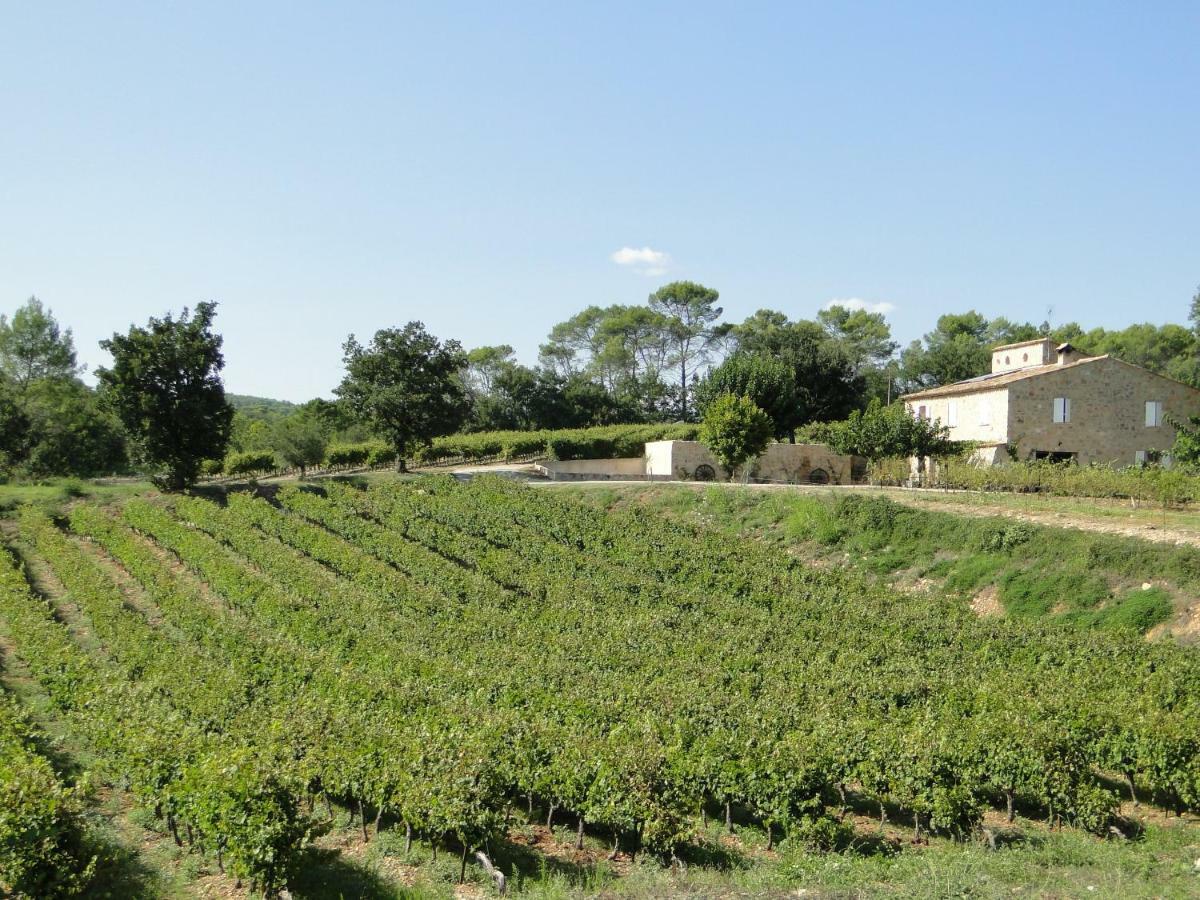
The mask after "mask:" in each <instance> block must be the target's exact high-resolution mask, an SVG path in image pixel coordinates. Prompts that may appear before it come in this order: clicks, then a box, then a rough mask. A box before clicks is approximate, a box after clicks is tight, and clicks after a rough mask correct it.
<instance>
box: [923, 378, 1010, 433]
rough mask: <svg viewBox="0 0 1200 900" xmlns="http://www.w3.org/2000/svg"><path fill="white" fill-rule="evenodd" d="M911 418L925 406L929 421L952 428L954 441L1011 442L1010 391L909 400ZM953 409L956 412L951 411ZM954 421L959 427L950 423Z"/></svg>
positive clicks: (999, 389) (1001, 390)
mask: <svg viewBox="0 0 1200 900" xmlns="http://www.w3.org/2000/svg"><path fill="white" fill-rule="evenodd" d="M905 405H906V406H907V407H908V411H909V414H910V415H913V416H916V415H918V414H919V413H920V408H921V407H922V406H924V407H925V413H926V416H927V418H929V419H936V420H938V421H939V422H941V423H942V424H943V425H945V426H947V427H948V428H949V429H950V438H951V440H955V441H980V442H981V443H985V444H999V443H1004V442H1006V441H1007V440H1008V390H1007V389H1006V388H998V389H997V390H994V391H980V392H979V393H975V394H959V395H958V396H950V397H930V398H928V399H925V400H907V401H905ZM951 406H953V407H954V409H953V410H952V409H951ZM985 421H986V423H987V424H984V423H985ZM952 422H955V423H957V424H951V423H952Z"/></svg>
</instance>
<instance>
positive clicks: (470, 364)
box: [465, 344, 516, 395]
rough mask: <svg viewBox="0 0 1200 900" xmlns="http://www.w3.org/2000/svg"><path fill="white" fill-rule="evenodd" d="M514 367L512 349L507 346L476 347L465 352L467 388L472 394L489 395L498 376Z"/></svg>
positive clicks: (514, 360)
mask: <svg viewBox="0 0 1200 900" xmlns="http://www.w3.org/2000/svg"><path fill="white" fill-rule="evenodd" d="M514 365H516V359H515V357H514V354H513V348H512V347H511V346H509V345H508V344H498V345H496V346H493V347H476V348H475V349H474V350H470V351H468V352H467V370H466V379H465V380H466V382H467V386H468V387H469V388H470V389H471V392H472V393H473V394H478V395H487V394H490V393H491V392H492V390H493V388H494V387H495V383H496V379H497V378H498V377H499V376H500V374H501V373H503V372H505V371H506V370H507V369H508V368H509V367H510V366H514Z"/></svg>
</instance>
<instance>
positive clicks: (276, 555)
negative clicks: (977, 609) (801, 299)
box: [0, 478, 1200, 896]
mask: <svg viewBox="0 0 1200 900" xmlns="http://www.w3.org/2000/svg"><path fill="white" fill-rule="evenodd" d="M272 500H273V502H268V500H266V499H263V498H256V497H253V496H251V495H249V494H230V495H229V496H228V498H227V502H226V503H224V504H218V503H215V502H212V501H210V500H206V499H199V498H195V497H173V498H161V497H154V498H141V497H139V498H134V499H131V500H128V501H126V502H124V503H123V504H121V505H119V506H115V507H103V506H98V505H93V504H80V505H76V506H75V507H74V508H73V509H71V511H70V512H69V514H68V515H66V516H65V517H64V518H62V519H51V518H50V517H48V516H47V514H46V513H45V512H42V511H38V510H35V509H26V510H24V511H23V513H22V514H21V516H20V518H19V521H18V522H17V523H16V526H15V527H14V529H13V530H12V532H11V535H10V536H11V541H10V543H11V552H7V551H3V550H0V651H2V653H3V663H4V671H5V672H9V671H11V670H12V669H13V668H14V667H19V668H20V670H21V671H22V672H23V673H27V675H28V677H29V678H30V679H31V680H32V681H33V682H34V683H35V684H36V686H37V688H38V690H39V691H40V692H42V693H43V694H44V696H45V697H46V698H47V705H48V708H49V709H50V711H51V715H52V716H53V718H54V719H55V720H56V721H57V722H59V723H60V724H61V726H62V727H63V728H64V729H65V730H67V731H68V732H69V733H70V734H71V735H72V736H74V738H76V739H77V740H78V741H80V742H81V743H83V744H85V745H86V746H87V747H88V748H89V749H90V751H91V752H92V753H93V754H94V758H95V760H96V764H95V772H94V775H95V777H98V778H100V779H103V780H104V781H105V782H106V783H108V784H111V785H116V786H119V787H121V788H122V789H124V790H126V791H127V792H128V794H129V795H130V796H131V797H132V798H133V799H134V800H135V801H136V803H137V804H139V806H140V807H141V808H143V809H144V810H146V811H147V814H148V815H150V816H153V817H154V818H155V819H156V820H157V821H158V822H160V823H161V826H162V828H163V829H164V831H165V832H166V833H168V834H170V835H171V839H172V840H173V841H175V842H176V843H178V844H179V845H181V846H186V847H188V848H189V849H190V850H191V851H193V852H195V853H197V854H200V855H203V856H205V857H206V858H209V859H211V860H212V861H213V863H214V865H215V866H216V867H217V868H218V869H219V870H220V871H221V872H227V873H229V875H230V877H232V878H238V879H243V880H244V881H245V883H246V886H248V887H249V889H250V890H251V891H252V892H255V893H258V894H262V895H266V896H274V895H277V894H278V893H279V892H280V891H281V890H283V889H284V888H285V887H286V886H288V885H289V884H290V883H291V879H292V878H293V876H294V873H295V871H296V867H297V865H298V864H299V861H300V859H301V858H302V855H303V854H304V853H305V851H306V848H309V847H310V846H311V845H312V844H313V842H314V841H315V840H317V839H319V837H320V836H321V835H322V834H323V833H324V832H326V831H327V830H328V829H329V828H330V823H331V821H332V820H333V818H334V816H335V813H336V812H338V811H348V812H349V813H350V815H351V816H352V818H354V820H355V821H356V822H357V824H358V827H359V828H360V829H361V832H362V835H361V838H362V840H363V841H368V840H372V839H374V838H376V837H377V836H379V835H380V834H381V833H384V832H391V833H398V834H401V835H403V836H404V838H403V839H404V841H405V842H406V843H407V844H409V845H411V844H412V843H413V842H422V843H424V844H425V845H428V846H429V847H430V848H431V851H432V852H433V853H435V854H436V852H438V850H441V851H442V852H444V853H452V854H454V855H455V859H456V865H457V866H458V869H459V877H460V878H461V877H462V875H463V874H464V873H465V872H466V870H467V867H468V866H471V867H473V868H474V867H479V868H480V869H482V870H485V871H486V873H487V877H488V880H489V882H490V883H492V884H493V885H494V887H493V888H492V889H493V890H495V891H501V892H502V891H504V890H505V888H506V887H507V886H508V885H507V883H506V882H507V880H509V879H511V878H512V876H513V873H512V872H511V871H505V869H504V866H503V865H496V861H497V860H499V859H502V858H503V857H504V853H503V848H504V846H505V844H506V842H507V841H508V840H509V837H510V832H511V829H512V827H513V823H514V821H515V818H516V816H518V815H520V816H522V817H533V816H534V815H536V817H537V819H538V821H545V822H546V824H547V825H552V824H553V823H554V822H558V823H559V824H564V823H565V824H569V826H570V827H571V828H572V829H573V831H574V835H575V841H576V842H577V846H580V847H582V846H583V844H584V841H585V839H586V840H587V841H589V842H596V841H601V842H603V844H604V846H605V847H606V848H607V850H606V852H607V853H609V854H610V855H611V856H612V857H614V858H615V857H618V856H621V857H624V858H638V857H649V858H654V859H656V860H657V861H658V862H659V863H660V864H662V865H663V866H674V867H678V868H682V867H684V866H686V865H689V864H695V860H697V859H701V858H703V857H702V855H701V854H699V853H698V847H699V843H700V838H699V837H698V835H699V833H700V831H701V829H702V828H703V827H704V825H705V822H706V820H707V819H708V818H709V817H714V818H716V819H718V820H720V821H723V822H730V823H732V821H733V820H735V819H736V820H737V821H738V822H740V823H745V825H746V827H748V828H751V829H754V830H756V831H757V832H758V833H759V834H761V835H762V838H763V841H764V842H765V846H766V848H767V851H768V852H769V851H771V850H773V849H774V848H775V847H776V846H778V845H780V844H783V845H793V846H803V847H806V848H808V849H809V850H812V851H818V852H828V853H835V852H840V851H843V850H845V849H846V848H847V847H848V846H850V845H853V844H855V843H856V842H859V843H861V835H860V834H856V831H855V827H854V825H853V824H852V821H853V818H852V817H851V816H848V815H847V812H848V810H859V811H863V810H865V811H867V812H869V814H870V815H872V816H874V817H876V818H877V820H878V822H879V823H880V825H881V826H882V825H883V824H884V823H892V824H895V823H903V825H904V827H905V828H906V829H907V830H908V832H909V834H910V842H911V845H912V846H914V847H919V846H920V845H921V844H922V843H927V842H928V840H929V837H930V836H931V835H933V836H943V837H949V838H952V839H954V840H957V841H961V842H964V843H967V842H972V843H981V844H983V845H985V846H986V845H988V844H991V845H993V846H994V845H995V842H996V834H995V831H996V827H997V826H996V824H995V823H996V822H1003V821H1005V820H1006V819H1007V820H1008V821H1011V820H1012V819H1013V817H1014V816H1016V815H1017V814H1018V813H1019V814H1021V815H1022V816H1026V817H1031V818H1034V819H1038V820H1041V821H1042V822H1043V823H1045V824H1046V825H1048V826H1049V827H1051V828H1054V829H1073V830H1078V831H1079V832H1080V833H1091V834H1094V835H1096V836H1097V837H1095V838H1094V840H1096V841H1101V840H1122V839H1124V838H1127V837H1132V836H1133V835H1132V828H1133V826H1131V824H1130V823H1129V822H1127V821H1126V820H1125V819H1123V818H1121V817H1120V816H1119V808H1120V805H1121V804H1122V803H1125V804H1130V803H1135V802H1139V801H1141V802H1151V801H1152V802H1154V803H1156V804H1158V805H1160V806H1162V807H1165V808H1166V809H1168V810H1169V811H1171V812H1173V813H1180V814H1183V813H1187V812H1195V811H1197V810H1200V656H1198V655H1197V654H1196V653H1195V652H1194V651H1192V650H1187V649H1183V648H1180V647H1177V646H1174V645H1172V644H1167V643H1160V642H1148V641H1146V640H1144V639H1143V638H1142V636H1141V635H1140V634H1139V633H1138V632H1137V631H1136V630H1134V629H1128V630H1123V629H1121V628H1112V629H1105V630H1098V631H1081V630H1079V629H1072V628H1068V627H1065V626H1063V625H1061V624H1055V623H1052V622H1045V621H1036V620H1033V621H1031V620H1020V619H1010V618H1003V619H980V618H978V617H976V616H975V615H973V614H972V613H971V612H970V610H969V609H968V608H966V607H965V606H964V605H963V604H962V603H961V602H956V601H954V600H952V599H948V598H943V597H940V596H936V595H932V594H930V595H912V596H906V595H901V594H899V593H897V592H895V591H892V590H891V589H889V588H887V587H886V586H882V585H879V584H876V583H874V582H872V581H869V580H867V579H866V578H865V577H863V576H861V575H856V574H854V573H852V572H848V571H837V570H828V569H827V570H817V569H814V568H811V567H808V566H805V565H803V564H802V563H800V562H799V561H797V560H795V559H793V558H792V557H790V556H789V555H787V554H786V553H783V552H780V551H778V550H776V549H773V548H771V547H768V546H765V545H760V544H757V543H755V542H751V541H741V542H739V541H731V540H729V539H728V537H726V536H721V535H718V534H716V533H707V532H703V531H698V530H695V529H694V528H692V527H690V526H688V525H685V524H682V523H678V522H671V521H668V520H666V519H664V518H662V517H659V516H655V515H654V514H652V513H649V512H645V511H641V510H637V509H620V510H614V511H612V512H609V513H607V514H606V513H600V512H598V511H597V510H596V509H595V508H592V507H589V506H587V505H585V504H584V503H582V502H580V501H578V500H576V499H573V498H572V497H571V496H569V495H566V494H561V493H557V492H550V491H546V490H536V489H531V488H528V487H522V486H518V485H513V484H509V483H505V482H501V481H499V480H493V479H481V480H477V481H474V482H472V483H469V484H463V483H459V482H456V481H454V480H453V479H450V478H424V479H420V480H417V481H414V482H400V481H396V482H386V483H380V484H378V485H376V486H373V487H372V488H370V489H369V490H366V491H364V490H360V489H358V488H355V487H352V486H350V485H346V484H338V483H329V484H327V485H326V486H325V487H324V488H323V489H322V490H320V491H316V490H308V489H304V488H300V487H296V486H289V487H284V488H282V489H280V490H279V491H278V493H277V494H275V495H274V497H273V498H272ZM31 727H32V726H30V725H29V723H28V722H27V720H26V718H25V716H24V714H23V713H22V712H20V711H19V710H18V708H17V706H16V705H15V704H13V703H12V702H11V701H6V702H5V703H4V704H0V772H2V773H3V774H4V782H5V791H13V793H12V796H14V797H17V796H19V797H21V798H23V799H22V800H21V802H22V803H23V804H25V805H24V806H21V807H19V809H18V813H19V814H18V815H13V816H9V815H7V814H6V813H0V888H3V887H4V886H5V885H4V882H5V881H6V880H7V882H8V888H9V890H12V891H14V892H18V893H24V894H26V895H28V896H46V895H49V894H51V893H61V894H68V893H71V892H72V891H75V890H78V889H80V888H81V887H82V886H83V885H85V884H86V882H87V880H88V878H89V877H90V866H91V862H90V860H89V859H88V858H87V855H86V854H84V853H80V852H78V848H77V840H76V836H77V827H78V826H77V823H76V817H77V814H78V809H77V807H78V805H79V803H80V801H79V799H78V798H77V797H76V795H75V793H74V789H73V788H71V787H68V786H66V785H64V784H63V783H61V782H60V781H59V780H58V779H57V777H56V775H55V772H54V770H53V768H52V767H51V766H50V765H49V764H48V763H47V762H46V761H45V759H44V758H43V757H41V756H39V751H38V748H37V743H36V741H34V740H32V739H31V738H30V736H29V735H30V730H31ZM10 771H11V772H14V773H15V774H14V776H13V778H11V779H10V777H9V774H8V773H9V772H10ZM18 777H19V778H22V779H26V780H27V781H28V783H30V784H37V785H41V786H42V787H39V788H37V789H36V790H20V789H19V788H18V789H12V788H9V786H8V785H9V783H10V781H11V783H13V784H16V779H17V778H18ZM0 796H2V797H8V796H9V794H8V793H6V794H4V795H0ZM31 798H40V799H31ZM6 808H7V804H6ZM14 808H16V807H14ZM535 811H536V812H535ZM860 830H861V826H860ZM11 873H16V876H14V875H13V874H11ZM18 879H20V880H18Z"/></svg>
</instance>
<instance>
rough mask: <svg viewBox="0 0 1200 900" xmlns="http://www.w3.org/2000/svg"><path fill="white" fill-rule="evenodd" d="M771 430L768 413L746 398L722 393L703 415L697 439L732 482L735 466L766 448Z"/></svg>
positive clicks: (772, 427) (773, 428)
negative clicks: (715, 459) (710, 452)
mask: <svg viewBox="0 0 1200 900" xmlns="http://www.w3.org/2000/svg"><path fill="white" fill-rule="evenodd" d="M774 430H775V426H774V425H772V424H771V418H770V416H768V415H767V414H766V413H765V412H763V411H762V410H761V409H759V408H758V407H757V406H756V405H755V404H754V401H753V400H751V399H750V398H749V397H738V396H736V395H735V394H722V395H721V396H720V397H717V398H716V399H715V400H714V401H713V402H712V403H710V404H709V406H708V411H707V412H705V414H704V421H703V422H701V423H700V441H701V443H703V444H704V446H706V447H708V449H709V450H710V451H712V455H713V456H715V457H716V458H717V460H718V461H719V462H720V463H721V465H722V467H724V469H725V471H727V472H728V473H729V480H730V481H732V480H733V478H734V474H735V473H736V471H737V470H738V468H740V467H741V466H742V465H744V464H745V463H746V461H747V460H750V459H754V458H755V457H757V456H758V455H759V454H761V453H762V452H763V451H764V450H766V449H767V444H769V443H770V442H771V434H772V432H773V431H774Z"/></svg>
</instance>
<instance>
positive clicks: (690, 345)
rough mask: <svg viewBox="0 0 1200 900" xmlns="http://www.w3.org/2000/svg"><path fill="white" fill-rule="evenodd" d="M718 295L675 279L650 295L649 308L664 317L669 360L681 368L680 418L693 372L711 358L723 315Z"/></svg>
mask: <svg viewBox="0 0 1200 900" xmlns="http://www.w3.org/2000/svg"><path fill="white" fill-rule="evenodd" d="M719 296H720V295H719V294H718V293H717V292H716V291H715V290H713V289H712V288H707V287H705V286H704V285H702V284H697V283H696V282H694V281H673V282H671V283H670V284H667V285H663V286H662V287H660V288H659V289H658V290H657V291H655V292H654V293H653V294H651V295H650V301H649V303H650V309H651V310H652V311H653V312H655V313H657V314H658V315H659V316H661V320H662V324H663V325H664V326H665V334H666V338H667V345H668V347H669V348H670V356H669V358H668V363H669V364H670V365H673V366H675V367H677V368H678V371H679V382H678V384H679V417H680V418H681V419H684V420H686V419H687V417H688V384H689V378H690V377H691V375H692V373H693V371H694V370H695V369H696V368H697V367H698V366H699V365H700V364H702V363H703V362H704V361H705V360H707V359H708V355H709V351H710V348H711V347H712V345H713V341H714V339H715V337H716V334H715V333H714V331H713V323H714V322H716V320H717V319H719V318H720V317H721V312H722V309H721V307H719V306H717V305H716V303H717V299H718V298H719Z"/></svg>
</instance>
